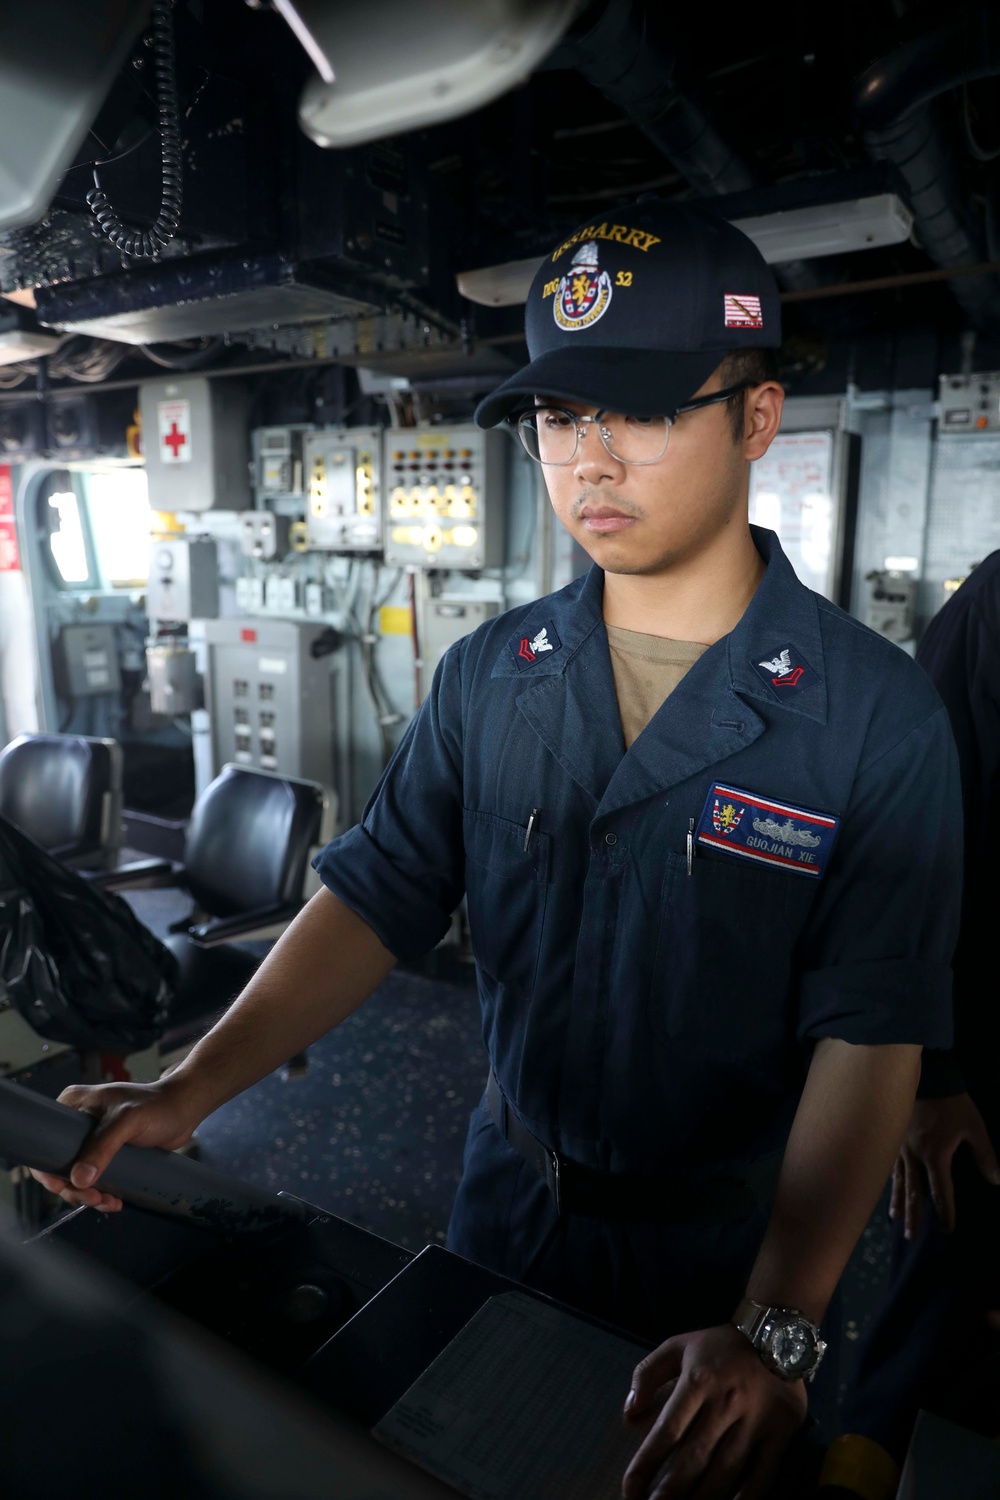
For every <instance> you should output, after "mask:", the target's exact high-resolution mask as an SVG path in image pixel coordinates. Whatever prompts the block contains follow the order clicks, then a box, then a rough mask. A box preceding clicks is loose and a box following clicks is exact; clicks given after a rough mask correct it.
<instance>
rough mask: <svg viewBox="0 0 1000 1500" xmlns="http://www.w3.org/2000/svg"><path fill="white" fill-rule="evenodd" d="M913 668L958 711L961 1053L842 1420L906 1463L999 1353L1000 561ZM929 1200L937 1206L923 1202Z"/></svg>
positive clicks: (917, 1129)
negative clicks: (989, 937)
mask: <svg viewBox="0 0 1000 1500" xmlns="http://www.w3.org/2000/svg"><path fill="white" fill-rule="evenodd" d="M917 662H918V663H919V665H920V666H922V667H923V669H924V671H925V672H926V673H927V675H928V676H929V677H930V679H931V681H932V682H933V683H934V685H935V687H936V688H937V690H938V692H939V693H940V694H941V697H942V699H943V701H944V703H945V706H946V708H947V710H948V716H949V718H950V720H951V727H952V730H953V731H954V735H955V743H956V745H957V747H958V763H959V769H960V773H961V779H962V800H963V805H964V809H965V883H964V894H963V898H962V926H961V933H960V936H959V940H958V946H957V948H956V950H955V959H954V974H955V994H954V1002H955V1046H954V1049H953V1050H952V1051H948V1052H936V1051H930V1050H928V1051H927V1052H925V1053H924V1056H923V1059H922V1068H921V1075H920V1085H919V1087H918V1090H917V1102H916V1104H915V1106H914V1110H913V1116H912V1118H911V1120H910V1124H909V1127H908V1128H907V1132H906V1136H905V1138H904V1140H903V1148H902V1150H901V1152H900V1155H899V1159H898V1161H897V1163H896V1169H895V1172H894V1174H893V1192H892V1199H891V1203H890V1213H891V1214H892V1217H893V1218H894V1219H896V1221H897V1224H896V1228H897V1233H896V1235H895V1237H894V1241H895V1243H894V1255H893V1270H892V1276H891V1278H890V1284H889V1289H888V1294H887V1296H886V1298H885V1301H884V1304H883V1306H882V1307H881V1308H880V1309H879V1310H878V1313H877V1315H876V1317H875V1318H874V1319H873V1322H872V1324H871V1326H870V1328H869V1329H868V1331H867V1334H866V1338H865V1341H864V1344H863V1345H862V1350H861V1357H860V1359H859V1362H858V1372H857V1384H856V1387H855V1390H854V1392H853V1395H852V1397H851V1399H850V1400H849V1402H848V1403H847V1405H846V1408H845V1413H844V1415H845V1421H846V1424H847V1425H848V1426H849V1427H850V1429H851V1430H852V1431H856V1432H860V1433H863V1434H865V1435H867V1436H870V1437H874V1438H875V1439H876V1440H877V1441H879V1442H881V1443H883V1444H884V1445H885V1446H886V1447H887V1448H889V1449H890V1451H892V1452H893V1453H894V1454H895V1456H896V1457H897V1458H901V1457H902V1455H903V1453H905V1451H906V1447H907V1444H908V1442H909V1438H910V1433H911V1431H912V1428H913V1421H914V1418H915V1417H916V1415H917V1412H918V1410H920V1409H924V1410H926V1411H937V1412H948V1411H950V1410H951V1409H952V1402H953V1399H954V1393H955V1391H956V1390H958V1389H959V1388H960V1387H961V1386H962V1385H963V1384H966V1383H969V1384H975V1383H976V1381H977V1377H976V1375H975V1374H974V1373H973V1372H975V1371H976V1369H977V1367H978V1366H981V1365H984V1364H985V1362H986V1360H987V1359H989V1358H990V1357H991V1356H992V1357H993V1358H995V1357H996V1354H997V1349H998V1340H997V1332H998V1330H1000V1318H998V1315H997V1312H996V1309H997V1307H998V1306H1000V1192H998V1191H997V1189H998V1187H1000V1162H998V1158H997V1153H998V1150H1000V1005H998V1003H997V996H996V984H995V982H994V981H993V980H992V978H991V968H990V964H989V960H988V959H986V960H985V961H984V946H985V944H984V935H985V934H987V933H988V932H989V931H990V929H991V925H992V923H993V922H994V921H995V919H996V918H995V913H996V876H995V874H994V869H993V861H994V849H995V848H996V843H997V836H998V834H1000V717H998V712H997V706H998V704H1000V552H993V553H991V554H990V556H989V557H987V558H985V559H984V560H983V561H982V562H981V563H980V564H979V566H978V567H976V568H975V569H974V570H973V572H972V574H971V576H970V577H969V578H968V579H967V580H966V581H965V582H964V583H963V584H962V586H961V588H960V589H958V591H957V592H956V593H954V594H953V595H952V597H951V598H950V599H949V600H948V602H947V603H946V604H945V605H944V606H943V608H942V609H940V610H939V611H938V613H937V614H936V615H935V616H934V618H933V620H932V621H931V622H930V624H929V626H928V627H927V630H926V631H925V632H924V635H923V637H922V638H921V641H920V644H919V646H918V647H917ZM928 1195H929V1197H930V1199H931V1204H930V1205H928V1204H927V1202H926V1199H927V1197H928Z"/></svg>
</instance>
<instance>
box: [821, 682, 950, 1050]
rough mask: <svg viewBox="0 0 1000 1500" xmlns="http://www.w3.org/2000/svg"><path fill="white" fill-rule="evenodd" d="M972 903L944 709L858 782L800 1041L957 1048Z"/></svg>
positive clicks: (824, 894) (841, 836)
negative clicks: (957, 957)
mask: <svg viewBox="0 0 1000 1500" xmlns="http://www.w3.org/2000/svg"><path fill="white" fill-rule="evenodd" d="M961 894H962V802H961V791H960V786H959V774H958V760H957V755H956V752H955V743H954V739H953V737H952V733H951V729H950V726H949V723H948V718H947V714H946V712H945V710H944V709H943V708H941V709H939V710H937V711H936V712H934V713H932V714H931V715H930V716H929V717H928V718H927V719H925V720H924V721H923V722H922V723H920V724H919V725H917V726H916V728H914V729H912V730H911V731H910V732H909V733H908V734H907V735H906V736H905V737H904V738H903V739H902V740H900V741H899V742H898V743H896V744H895V745H894V746H893V747H892V748H891V749H889V750H887V751H885V752H884V753H882V754H881V755H879V756H878V757H877V758H876V759H875V760H874V761H873V762H872V763H871V764H869V765H868V766H866V767H863V768H862V770H861V771H860V773H859V775H858V777H857V779H856V781H855V785H854V791H853V794H852V798H851V803H850V805H849V807H848V808H847V810H846V812H845V814H844V817H843V821H842V824H841V827H840V828H839V830H838V833H837V842H836V845H835V847H834V851H833V855H832V857H831V860H830V866H829V869H828V871H827V877H826V880H825V881H824V889H823V890H822V891H821V892H820V894H819V899H818V902H817V906H816V907H815V909H814V911H813V914H812V916H811V918H810V921H809V923H808V925H807V929H806V931H805V932H804V933H803V938H802V942H801V944H800V949H799V951H800V953H801V954H803V955H804V956H806V961H805V965H804V968H803V970H802V972H801V975H800V987H799V1009H798V1035H799V1037H800V1039H805V1038H813V1039H816V1038H819V1037H827V1036H829V1037H840V1038H841V1039H843V1040H844V1041H848V1042H853V1043H856V1044H862V1045H863V1044H868V1045H871V1044H884V1043H892V1042H911V1043H916V1044H919V1045H923V1046H926V1047H938V1048H940V1047H948V1046H949V1045H950V1043H951V1037H952V1016H951V960H952V955H953V953H954V949H955V942H956V939H957V936H958V927H959V917H960V911H961Z"/></svg>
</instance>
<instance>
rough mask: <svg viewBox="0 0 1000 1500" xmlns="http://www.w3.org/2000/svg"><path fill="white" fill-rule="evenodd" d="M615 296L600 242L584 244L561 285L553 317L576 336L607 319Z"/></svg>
mask: <svg viewBox="0 0 1000 1500" xmlns="http://www.w3.org/2000/svg"><path fill="white" fill-rule="evenodd" d="M612 296H613V292H612V289H611V277H610V275H609V274H608V272H607V271H602V270H601V268H600V265H599V264H598V254H597V241H596V240H584V242H583V244H582V245H581V246H580V248H579V250H577V252H576V254H575V255H574V256H573V259H572V260H571V261H570V263H569V269H568V270H567V272H566V274H565V275H564V276H563V277H562V278H561V280H560V282H559V287H558V290H557V291H556V295H555V300H554V301H553V303H552V314H553V317H554V318H555V320H556V322H557V323H558V324H559V327H560V328H564V329H565V330H566V332H567V333H575V332H576V330H577V329H579V328H589V327H590V326H591V324H593V323H596V322H597V320H598V318H603V317H604V314H605V313H606V312H607V310H608V308H609V307H610V306H611V298H612Z"/></svg>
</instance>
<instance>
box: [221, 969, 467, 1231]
mask: <svg viewBox="0 0 1000 1500" xmlns="http://www.w3.org/2000/svg"><path fill="white" fill-rule="evenodd" d="M308 1056H309V1068H308V1071H307V1072H306V1073H305V1074H304V1075H303V1076H302V1077H291V1078H288V1079H287V1080H285V1079H284V1078H282V1076H281V1075H280V1074H278V1073H276V1074H272V1075H271V1077H269V1078H266V1079H264V1080H263V1081H262V1082H261V1083H259V1084H257V1086H256V1087H255V1088H252V1089H250V1090H248V1092H247V1093H245V1094H243V1095H241V1096H240V1097H239V1098H237V1099H233V1100H231V1101H230V1102H229V1103H228V1104H226V1105H224V1106H223V1107H222V1109H220V1110H218V1111H216V1113H215V1114H214V1115H211V1116H210V1117H209V1118H208V1119H207V1120H206V1121H205V1123H204V1124H203V1125H202V1126H201V1127H200V1128H199V1130H198V1140H199V1143H200V1146H201V1158H202V1160H203V1161H206V1162H209V1163H210V1164H211V1165H213V1166H217V1167H219V1168H221V1169H222V1170H224V1171H226V1172H232V1173H233V1174H234V1175H235V1176H237V1177H243V1178H245V1179H246V1180H247V1181H248V1182H256V1183H259V1184H260V1185H261V1186H263V1187H269V1188H272V1189H273V1190H275V1191H277V1190H279V1189H282V1188H284V1189H286V1190H287V1191H288V1192H292V1193H298V1194H299V1195H301V1196H302V1197H303V1198H308V1199H309V1201H310V1202H312V1203H316V1204H318V1205H319V1206H320V1207H322V1208H329V1209H331V1210H332V1211H333V1212H334V1213H336V1214H339V1215H340V1216H341V1218H344V1219H350V1220H351V1221H352V1222H353V1223H355V1224H360V1225H361V1226H362V1227H363V1228H365V1229H371V1230H374V1231H375V1232H376V1233H377V1234H382V1235H385V1237H386V1238H387V1239H391V1240H394V1241H395V1242H396V1243H397V1244H398V1245H404V1246H405V1247H406V1248H407V1249H408V1250H419V1249H421V1248H422V1247H423V1246H424V1245H427V1244H431V1243H434V1242H438V1243H440V1242H442V1241H443V1240H444V1235H445V1229H446V1228H447V1224H448V1216H449V1214H450V1212H451V1204H452V1199H453V1198H454V1195H455V1189H456V1187H457V1186H458V1179H459V1174H460V1171H461V1166H462V1148H463V1146H464V1144H465V1133H466V1129H467V1127H468V1123H469V1113H470V1111H471V1110H472V1108H473V1107H474V1105H475V1104H476V1102H477V1101H478V1099H479V1096H480V1094H481V1093H482V1091H483V1087H484V1085H485V1082H486V1061H485V1053H484V1051H483V1044H482V1041H481V1040H480V1037H479V1004H478V1001H477V999H476V994H475V989H474V987H473V986H471V985H468V986H459V985H454V984H441V983H438V982H435V981H432V980H429V979H424V978H423V977H421V976H420V975H416V974H405V973H394V974H391V975H390V976H389V978H388V979H387V980H386V981H385V983H384V984H383V985H382V986H381V988H380V989H379V990H377V991H376V993H375V994H374V995H373V996H372V997H371V999H369V1000H368V1001H367V1002H366V1003H365V1004H364V1005H363V1006H362V1007H361V1009H360V1010H358V1011H356V1012H355V1013H354V1015H353V1016H350V1017H348V1019H347V1020H346V1021H345V1022H344V1023H343V1024H342V1025H341V1026H339V1027H338V1028H337V1030H336V1031H335V1032H332V1033H331V1034H330V1035H329V1036H326V1037H324V1038H323V1039H322V1040H321V1041H319V1042H317V1043H316V1045H315V1046H313V1047H311V1048H310V1049H309V1054H308Z"/></svg>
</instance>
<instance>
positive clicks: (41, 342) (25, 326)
mask: <svg viewBox="0 0 1000 1500" xmlns="http://www.w3.org/2000/svg"><path fill="white" fill-rule="evenodd" d="M65 337H66V335H65V334H64V333H54V332H52V331H51V330H50V329H47V328H39V327H38V325H37V323H36V322H35V320H34V318H33V317H32V315H31V313H30V312H27V311H23V310H22V309H21V308H20V307H8V308H5V307H4V306H3V304H2V303H0V365H16V364H19V363H20V362H21V360H24V359H38V358H39V357H40V356H41V355H45V354H54V353H55V352H56V350H57V349H58V348H59V345H60V344H61V343H62V342H63V340H64V339H65Z"/></svg>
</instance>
